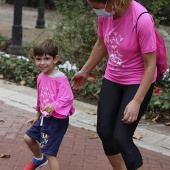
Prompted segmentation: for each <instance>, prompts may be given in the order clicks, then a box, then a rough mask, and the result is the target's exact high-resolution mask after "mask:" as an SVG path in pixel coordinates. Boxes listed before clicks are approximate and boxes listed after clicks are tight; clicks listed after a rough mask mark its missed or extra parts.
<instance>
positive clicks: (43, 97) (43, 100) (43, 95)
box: [40, 86, 55, 108]
mask: <svg viewBox="0 0 170 170" xmlns="http://www.w3.org/2000/svg"><path fill="white" fill-rule="evenodd" d="M54 96H55V95H54V93H53V91H51V90H49V89H48V87H43V86H42V87H41V89H40V105H41V108H44V107H45V106H46V105H47V104H49V103H50V102H49V101H52V99H53V97H54Z"/></svg>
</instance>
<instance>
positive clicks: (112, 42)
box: [105, 31, 123, 71]
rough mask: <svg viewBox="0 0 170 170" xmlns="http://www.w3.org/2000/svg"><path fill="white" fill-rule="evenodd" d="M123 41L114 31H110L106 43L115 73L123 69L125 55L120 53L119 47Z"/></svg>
mask: <svg viewBox="0 0 170 170" xmlns="http://www.w3.org/2000/svg"><path fill="white" fill-rule="evenodd" d="M122 41H123V37H122V36H121V35H118V34H117V32H114V31H110V32H109V33H108V34H107V36H106V38H105V43H106V45H107V48H108V51H109V60H110V62H112V66H113V67H112V68H111V69H112V70H115V71H121V67H122V56H123V55H122V54H121V53H120V52H119V46H120V45H121V42H122Z"/></svg>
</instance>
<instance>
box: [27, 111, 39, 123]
mask: <svg viewBox="0 0 170 170" xmlns="http://www.w3.org/2000/svg"><path fill="white" fill-rule="evenodd" d="M40 116H41V112H40V111H37V113H36V115H35V116H34V117H33V118H32V119H30V120H28V121H27V123H28V124H30V125H33V124H34V123H35V122H36V121H37V120H38V119H39V118H40Z"/></svg>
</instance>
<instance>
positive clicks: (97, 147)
mask: <svg viewBox="0 0 170 170" xmlns="http://www.w3.org/2000/svg"><path fill="white" fill-rule="evenodd" d="M0 103H1V104H0V120H4V122H3V121H0V128H1V131H0V153H4V154H9V155H10V158H0V170H23V167H24V166H25V165H26V164H27V163H28V162H29V161H30V160H31V157H32V154H31V152H30V151H29V149H28V148H27V146H26V144H25V143H24V141H23V135H24V133H25V131H26V130H27V129H28V128H29V126H28V125H27V124H26V121H27V120H28V119H29V118H31V117H32V116H33V113H30V112H27V111H25V110H21V109H18V108H16V107H13V106H10V105H7V104H4V103H2V102H1V101H0ZM96 136H97V135H96V133H94V132H91V131H87V130H84V129H80V128H76V127H73V126H69V128H68V131H67V133H66V135H65V138H64V140H63V143H62V145H61V147H60V151H59V154H58V158H59V160H60V163H61V169H62V170H111V167H110V165H109V163H108V160H107V158H106V157H105V155H104V152H103V149H102V145H101V141H100V140H99V138H96ZM140 150H141V153H142V156H143V160H144V167H145V168H144V170H170V157H168V156H164V155H162V154H159V153H156V152H152V151H149V150H146V149H143V148H140ZM41 169H42V170H49V166H48V165H47V166H45V167H43V168H41Z"/></svg>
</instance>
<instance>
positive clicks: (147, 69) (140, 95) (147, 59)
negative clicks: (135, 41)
mask: <svg viewBox="0 0 170 170" xmlns="http://www.w3.org/2000/svg"><path fill="white" fill-rule="evenodd" d="M143 61H144V74H143V78H142V81H141V84H140V86H139V89H138V91H137V93H136V95H135V96H134V98H133V100H135V101H136V102H138V103H139V104H141V103H142V102H143V99H144V97H145V95H146V93H147V91H148V90H149V88H150V85H151V84H152V81H153V77H154V74H155V70H156V52H151V53H147V54H143Z"/></svg>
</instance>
